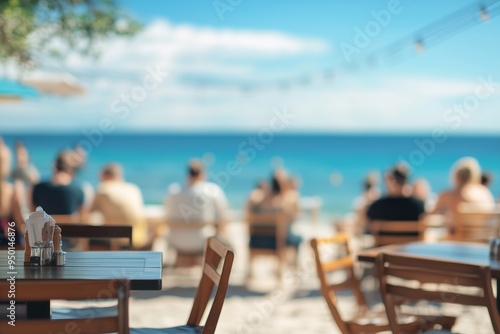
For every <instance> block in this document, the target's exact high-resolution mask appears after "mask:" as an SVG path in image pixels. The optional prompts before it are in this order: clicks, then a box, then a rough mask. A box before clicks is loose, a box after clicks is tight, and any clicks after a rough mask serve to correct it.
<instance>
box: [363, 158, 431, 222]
mask: <svg viewBox="0 0 500 334" xmlns="http://www.w3.org/2000/svg"><path fill="white" fill-rule="evenodd" d="M385 184H386V192H387V193H386V195H385V196H383V197H382V198H380V199H378V200H376V201H375V202H373V203H372V204H371V205H370V206H369V207H368V210H367V212H366V216H367V219H368V220H369V221H374V220H390V221H398V220H399V221H416V220H419V219H420V215H421V214H422V213H424V212H425V208H424V202H423V201H422V200H420V199H418V198H416V197H414V196H412V195H411V194H410V193H411V191H410V188H409V187H408V167H407V166H406V165H404V164H397V165H396V166H394V167H393V168H391V169H390V170H389V171H388V172H387V173H386V174H385Z"/></svg>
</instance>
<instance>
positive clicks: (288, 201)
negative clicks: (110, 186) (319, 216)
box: [246, 171, 302, 249]
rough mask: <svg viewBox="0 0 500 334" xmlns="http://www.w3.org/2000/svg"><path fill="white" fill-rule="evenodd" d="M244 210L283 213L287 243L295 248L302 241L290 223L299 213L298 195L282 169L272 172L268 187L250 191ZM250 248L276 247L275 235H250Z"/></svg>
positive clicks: (248, 211) (257, 212)
mask: <svg viewBox="0 0 500 334" xmlns="http://www.w3.org/2000/svg"><path fill="white" fill-rule="evenodd" d="M264 191H265V193H264ZM246 210H247V213H248V214H252V213H254V214H259V213H261V214H266V213H267V214H274V213H284V214H285V216H286V217H287V221H288V226H287V240H286V243H287V245H289V246H295V247H296V248H297V247H298V246H299V244H300V243H301V242H302V238H301V237H300V236H298V235H295V234H293V232H292V231H291V223H292V222H293V221H294V220H295V219H296V217H297V215H298V213H299V206H298V196H297V192H296V190H294V189H292V188H291V187H290V181H289V179H288V177H287V175H286V173H285V172H284V171H277V172H275V173H274V175H273V177H272V179H271V186H270V189H268V190H267V191H266V189H265V188H264V189H256V190H254V191H253V192H252V193H251V195H250V198H249V200H248V202H247V206H246ZM250 248H265V249H271V248H276V237H272V236H257V235H250Z"/></svg>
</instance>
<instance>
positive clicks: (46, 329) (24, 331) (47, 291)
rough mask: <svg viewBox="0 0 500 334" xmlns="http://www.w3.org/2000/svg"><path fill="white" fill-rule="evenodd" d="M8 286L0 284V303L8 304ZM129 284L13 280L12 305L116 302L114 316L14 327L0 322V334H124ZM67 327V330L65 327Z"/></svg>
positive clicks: (31, 322) (36, 321)
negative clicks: (41, 302) (92, 301)
mask: <svg viewBox="0 0 500 334" xmlns="http://www.w3.org/2000/svg"><path fill="white" fill-rule="evenodd" d="M9 289H11V286H10V282H8V281H6V280H2V281H1V282H0V301H3V302H8V303H10V300H9V299H8V291H9ZM129 291H130V284H129V281H127V280H117V279H112V280H17V281H16V282H15V301H16V304H17V303H21V302H27V301H30V302H36V301H48V300H51V299H64V300H97V299H116V300H118V312H117V315H115V316H110V317H101V318H92V319H91V321H89V319H87V318H85V319H83V318H79V319H20V318H17V319H16V321H15V326H11V325H9V324H8V322H7V321H8V319H7V320H2V321H0V333H10V334H38V333H66V332H67V331H68V329H69V328H72V329H71V331H72V332H74V333H81V334H90V333H116V332H118V333H120V334H128V333H129V325H128V298H129ZM69 326H71V327H69Z"/></svg>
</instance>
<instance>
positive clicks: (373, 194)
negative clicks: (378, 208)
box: [344, 172, 380, 234]
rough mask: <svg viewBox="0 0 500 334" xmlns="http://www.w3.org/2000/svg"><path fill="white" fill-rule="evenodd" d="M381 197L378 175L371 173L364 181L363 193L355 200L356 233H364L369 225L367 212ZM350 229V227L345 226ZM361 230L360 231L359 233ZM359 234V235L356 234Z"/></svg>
mask: <svg viewBox="0 0 500 334" xmlns="http://www.w3.org/2000/svg"><path fill="white" fill-rule="evenodd" d="M379 197H380V189H379V187H378V175H377V173H373V172H372V173H369V174H368V175H367V176H366V177H365V179H364V180H363V192H362V193H361V195H360V196H358V197H357V198H356V199H355V200H354V204H353V208H354V213H355V218H354V219H355V221H354V224H355V225H356V226H354V228H355V232H362V231H363V230H364V229H365V227H366V224H367V219H366V211H367V210H368V207H369V206H370V205H371V204H372V203H373V202H374V201H375V200H377V199H378V198H379ZM344 228H348V226H344ZM358 230H359V231H358ZM355 234H357V233H355Z"/></svg>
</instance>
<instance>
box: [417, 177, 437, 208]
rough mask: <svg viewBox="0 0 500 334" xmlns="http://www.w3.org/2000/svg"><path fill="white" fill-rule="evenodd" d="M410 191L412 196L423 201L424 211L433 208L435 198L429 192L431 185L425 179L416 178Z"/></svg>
mask: <svg viewBox="0 0 500 334" xmlns="http://www.w3.org/2000/svg"><path fill="white" fill-rule="evenodd" d="M412 192H413V196H415V197H416V198H418V199H419V200H421V201H423V202H424V204H425V210H426V211H431V210H432V209H433V208H434V205H435V203H436V198H435V195H434V194H433V193H432V192H431V186H430V185H429V182H427V180H426V179H423V178H421V179H418V180H416V181H415V182H414V183H413V187H412Z"/></svg>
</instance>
